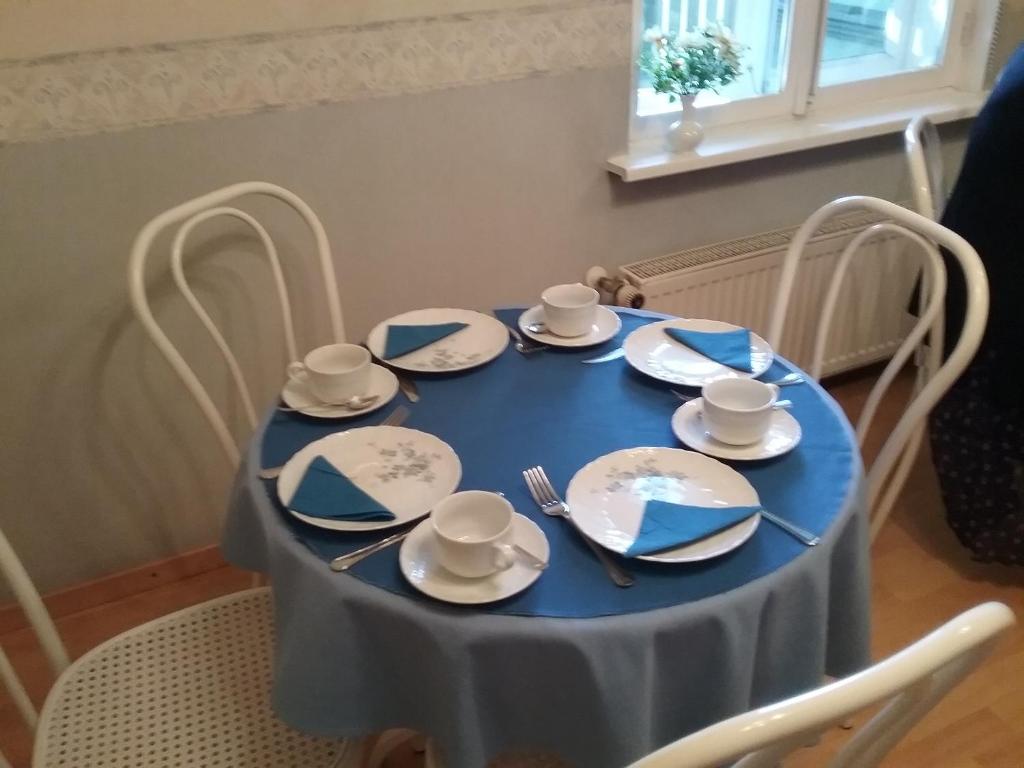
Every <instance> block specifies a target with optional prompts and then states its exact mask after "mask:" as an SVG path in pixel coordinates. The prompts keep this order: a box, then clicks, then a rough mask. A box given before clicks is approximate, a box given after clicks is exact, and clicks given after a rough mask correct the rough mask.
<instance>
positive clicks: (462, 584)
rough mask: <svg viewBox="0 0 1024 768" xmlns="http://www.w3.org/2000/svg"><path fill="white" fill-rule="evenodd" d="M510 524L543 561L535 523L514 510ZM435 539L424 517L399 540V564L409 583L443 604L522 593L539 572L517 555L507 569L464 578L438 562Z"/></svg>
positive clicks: (542, 539)
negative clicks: (435, 553)
mask: <svg viewBox="0 0 1024 768" xmlns="http://www.w3.org/2000/svg"><path fill="white" fill-rule="evenodd" d="M513 525H514V526H515V541H516V543H517V544H519V546H521V547H522V548H523V549H525V550H527V551H528V552H530V553H531V554H534V555H536V556H537V557H539V558H540V559H541V560H545V561H546V560H547V559H548V557H549V556H550V549H549V548H548V540H547V537H546V536H545V535H544V532H543V531H542V530H541V529H540V528H538V527H537V524H536V523H535V522H533V521H532V520H530V519H529V518H527V517H523V516H522V515H520V514H518V513H517V514H516V515H515V517H514V518H513ZM434 542H435V539H434V531H433V529H432V528H431V525H430V520H424V521H423V522H422V523H420V524H419V525H417V526H416V527H415V528H414V529H413V530H412V533H410V534H409V535H408V536H407V537H406V539H405V541H403V542H402V549H401V551H400V552H399V554H398V563H399V567H401V569H402V574H403V575H404V576H405V578H406V580H407V581H408V582H409V583H410V584H412V585H413V586H414V587H415V588H416V589H418V590H419V591H420V592H422V593H423V594H425V595H430V597H433V598H436V599H438V600H444V601H445V602H446V603H459V604H462V605H476V604H479V603H493V602H494V601H495V600H503V599H505V598H506V597H512V595H516V594H518V593H520V592H522V591H523V590H524V589H526V588H527V587H528V586H530V585H531V584H533V582H535V581H536V580H537V578H538V577H539V576H540V575H541V573H542V571H540V570H539V569H537V568H534V567H533V566H531V565H529V564H528V563H527V562H526V561H525V559H523V558H522V557H521V556H520V557H517V559H516V562H515V564H514V565H513V566H512V567H511V568H509V569H507V570H504V571H498V572H497V573H494V574H491V575H490V576H485V577H484V578H482V579H466V578H463V577H462V576H456V575H455V574H454V573H451V572H450V571H447V570H445V569H444V568H442V567H441V566H440V565H439V564H438V562H437V560H436V559H435V556H434V546H435V544H434Z"/></svg>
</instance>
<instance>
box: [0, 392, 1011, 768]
mask: <svg viewBox="0 0 1024 768" xmlns="http://www.w3.org/2000/svg"><path fill="white" fill-rule="evenodd" d="M870 383H871V382H870V380H865V379H856V380H851V381H845V382H840V383H835V384H833V385H832V386H831V387H830V389H831V390H832V392H833V394H834V395H835V396H836V397H837V399H839V401H840V402H841V403H842V405H843V407H844V408H845V409H846V410H847V413H850V414H856V413H858V412H859V409H860V407H861V406H862V404H863V401H864V398H865V397H866V394H867V391H868V386H869V385H870ZM904 383H905V382H904ZM894 399H895V398H894ZM900 409H901V406H900V405H899V404H898V403H896V402H892V403H890V404H888V408H883V411H882V413H881V414H880V417H879V420H878V423H877V425H876V434H875V435H874V436H873V439H871V440H870V442H869V445H868V448H867V452H868V454H869V456H870V455H872V454H873V452H874V450H876V448H877V444H878V442H879V441H880V440H879V438H880V436H884V435H885V434H886V433H887V432H888V429H889V428H890V427H891V425H892V424H893V423H894V422H895V419H896V416H897V415H898V413H899V410H900ZM872 563H873V575H872V582H873V600H874V604H873V650H874V654H875V657H876V658H881V657H883V656H886V655H888V654H890V653H892V652H893V651H896V650H898V649H899V648H901V647H903V646H904V645H906V644H908V643H910V642H912V641H913V640H914V639H916V638H917V637H919V636H921V635H923V634H925V633H927V632H928V631H929V630H930V629H932V628H934V627H935V626H937V625H938V624H941V623H942V622H943V621H945V620H946V619H948V618H950V617H952V616H954V615H955V614H956V613H958V612H960V611H962V610H965V609H966V608H969V607H971V606H973V605H976V604H977V603H981V602H984V601H986V600H1000V601H1002V602H1004V603H1006V604H1007V605H1009V606H1010V607H1011V608H1012V609H1013V610H1014V612H1015V613H1016V614H1017V616H1018V617H1019V618H1020V620H1021V621H1022V623H1024V568H1017V569H1010V568H1004V567H1001V566H985V565H981V564H978V563H974V562H972V561H971V559H970V557H969V556H968V553H967V551H966V550H964V549H963V548H961V547H960V546H959V545H958V544H957V542H956V541H955V539H954V538H953V535H952V533H951V532H950V530H949V528H947V527H946V525H945V523H944V522H943V520H942V507H941V503H940V499H939V496H938V489H937V486H936V482H935V477H934V474H933V473H932V471H931V465H930V462H929V459H928V457H927V456H923V457H922V458H921V460H920V461H919V462H918V465H917V467H916V469H915V472H914V474H913V476H912V477H911V479H910V482H909V483H908V485H907V488H906V489H905V491H904V493H903V495H902V498H901V499H900V501H899V503H898V507H897V509H896V511H895V512H894V516H893V518H892V519H891V520H890V522H889V524H888V525H887V527H886V528H885V530H884V531H883V533H882V535H881V536H880V538H879V540H878V541H877V542H876V543H875V547H874V551H873V553H872ZM248 584H249V580H248V575H247V574H243V573H241V572H239V571H236V570H234V569H232V568H229V567H221V568H217V569H216V570H212V571H209V572H206V573H202V574H199V575H196V576H192V577H189V578H185V579H181V580H179V581H177V582H174V583H171V584H163V585H161V586H158V587H156V588H155V589H150V590H148V591H146V592H142V593H140V594H136V595H132V596H130V597H127V598H122V599H118V600H115V601H113V602H110V603H107V604H105V605H101V606H98V607H94V608H90V609H89V610H86V611H82V612H79V613H76V614H72V615H69V616H67V617H65V618H62V619H60V620H59V621H58V626H59V629H60V631H61V633H62V635H63V637H64V639H65V641H66V642H67V644H68V646H69V650H70V651H71V654H72V655H73V656H77V655H80V654H81V653H83V652H84V651H86V650H88V649H89V648H91V647H93V646H94V645H96V644H97V643H99V642H101V641H102V640H104V639H106V638H108V637H111V636H113V635H115V634H117V633H119V632H121V631H123V630H125V629H128V628H130V627H132V626H135V625H137V624H139V623H141V622H143V621H146V620H148V619H151V618H155V617H157V616H160V615H162V614H165V613H168V612H170V611H173V610H176V609H178V608H182V607H185V606H188V605H192V604H194V603H197V602H200V601H202V600H206V599H208V598H211V597H214V596H216V595H220V594H224V593H227V592H231V591H233V590H236V589H241V588H244V587H246V586H248ZM0 645H2V646H3V648H4V649H5V650H6V652H7V653H8V655H9V656H10V657H11V660H12V662H13V663H14V665H15V666H16V668H18V669H19V670H21V671H22V672H23V675H24V677H25V679H26V681H27V683H28V684H29V687H30V692H31V693H32V695H33V697H34V698H35V700H36V701H37V702H41V701H42V700H43V698H44V696H45V692H46V688H47V685H48V684H49V678H48V676H47V672H46V667H45V663H44V661H43V659H42V657H41V656H40V654H39V653H38V651H37V650H36V649H35V647H34V645H33V643H32V642H31V639H30V637H29V635H28V632H27V631H25V630H17V631H12V632H8V633H6V634H2V635H0ZM857 722H860V721H857ZM848 733H849V732H847V731H842V730H840V729H836V730H835V731H834V732H832V733H830V734H829V735H828V736H827V737H826V738H825V739H824V740H823V742H822V744H821V745H819V746H818V747H816V748H814V749H806V750H803V751H802V752H801V753H800V754H798V755H796V756H794V757H793V758H792V759H791V760H789V761H788V762H787V763H786V765H787V767H789V768H814V767H816V766H821V765H823V764H824V763H825V756H826V755H827V754H828V753H830V752H832V751H834V750H835V749H836V748H837V745H838V744H840V743H841V742H842V740H843V739H845V738H846V737H847V735H848ZM0 745H2V749H3V751H4V752H5V753H6V754H7V756H8V758H9V759H11V760H12V762H13V765H14V768H27V767H28V765H29V755H30V741H29V738H28V735H27V733H26V732H25V730H24V728H23V727H22V726H21V723H20V720H19V719H18V717H17V714H16V713H15V711H14V708H13V705H12V704H11V703H10V701H8V700H6V699H5V698H3V697H2V695H0ZM420 762H421V761H420V759H419V758H418V757H417V756H415V755H413V754H406V755H396V757H395V759H393V760H392V764H393V768H417V767H418V766H419V765H420ZM884 765H885V766H886V768H1024V629H1021V628H1017V629H1015V631H1014V632H1013V633H1012V634H1011V636H1010V637H1008V638H1007V639H1006V640H1004V641H1003V642H1002V643H1001V644H1000V646H999V647H998V649H997V650H996V652H995V654H994V655H993V656H992V657H991V658H990V659H989V660H988V662H987V663H986V664H985V665H984V666H983V667H982V668H981V669H980V670H979V671H978V672H977V673H975V675H974V676H973V677H972V678H970V679H969V680H968V681H967V682H966V683H965V684H963V685H962V686H961V687H960V688H958V689H957V690H956V691H954V692H953V693H952V694H951V695H950V696H949V697H948V698H947V699H946V700H945V701H944V702H943V703H942V704H941V705H940V706H939V707H938V708H937V709H936V710H935V711H934V712H933V713H932V714H931V715H929V716H928V717H927V718H926V719H925V720H924V721H923V722H922V723H921V724H920V725H919V726H918V727H917V728H916V729H915V730H914V731H913V732H912V733H911V734H910V736H909V737H908V738H907V739H906V740H905V741H904V743H902V744H901V745H900V746H899V747H898V748H897V749H896V750H895V751H894V752H893V753H892V755H891V756H890V757H889V758H888V759H887V760H886V761H885V763H884ZM82 768H87V767H85V766H83V767H82ZM139 768H143V767H141V766H140V767H139ZM580 768H586V766H581V767H580Z"/></svg>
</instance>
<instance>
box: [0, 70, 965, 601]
mask: <svg viewBox="0 0 1024 768" xmlns="http://www.w3.org/2000/svg"><path fill="white" fill-rule="evenodd" d="M628 82H629V76H628V64H627V63H626V62H624V61H623V62H621V63H619V64H615V65H612V66H601V67H598V68H590V69H581V70H577V71H563V72H559V73H557V74H550V75H547V76H537V77H530V78H524V79H518V80H511V81H507V82H492V83H488V84H483V85H473V86H467V87H453V88H447V89H444V90H436V91H433V92H430V93H420V94H413V95H401V96H394V97H388V98H377V99H352V100H347V101H344V102H342V103H337V104H326V105H322V106H314V107H309V108H303V109H298V110H294V111H277V112H261V113H257V114H249V115H243V116H236V117H230V118H220V119H211V120H200V121H193V122H182V123H175V124H169V125H161V126H154V127H147V128H136V129H131V130H122V131H117V132H110V133H99V134H95V135H82V136H76V137H73V138H67V139H57V140H47V141H25V142H19V143H9V144H6V145H0V178H2V179H3V184H2V190H3V191H2V192H0V243H2V247H3V254H4V258H3V259H2V260H0V323H2V325H0V327H2V328H3V329H4V331H3V334H2V336H0V368H2V370H3V371H4V372H5V374H6V375H5V377H4V387H3V395H4V397H2V398H0V424H3V439H2V441H0V488H2V489H3V505H2V506H0V525H2V526H3V527H4V529H5V531H6V532H7V533H8V535H9V536H10V537H11V539H12V541H13V543H14V545H15V547H16V548H17V549H18V550H19V551H20V552H21V553H22V555H23V556H24V557H25V559H26V561H27V564H28V567H29V569H30V570H31V572H32V573H33V575H34V576H36V577H37V578H38V579H39V582H40V584H41V585H42V586H43V587H44V588H47V589H52V588H56V587H59V586H62V585H66V584H69V583H72V582H75V581H79V580H83V579H87V578H92V577H95V576H98V575H101V574H103V573H107V572H110V571H114V570H117V569H120V568H124V567H128V566H131V565H135V564H138V563H141V562H145V561H147V560H151V559H155V558H158V557H163V556H167V555H169V554H172V553H174V552H179V551H183V550H186V549H188V548H191V547H195V546H199V545H202V544H204V543H207V542H211V541H214V540H215V539H216V535H217V527H218V523H217V520H218V516H219V514H220V512H221V511H222V509H223V507H224V503H225V501H226V498H227V493H228V490H229V487H230V481H231V474H232V473H231V469H230V468H229V467H228V466H227V465H226V463H225V462H224V460H223V459H222V457H221V456H220V454H219V452H218V450H217V448H216V446H215V445H214V443H213V439H212V436H211V435H210V433H209V431H208V428H207V427H206V425H205V423H204V422H203V421H202V419H201V417H200V416H199V414H198V412H197V410H196V408H195V407H194V406H193V404H192V402H191V401H190V400H188V399H187V398H186V396H185V395H184V393H183V390H182V388H181V386H180V385H179V384H178V383H177V381H176V380H175V379H173V378H172V374H171V373H170V371H169V370H168V369H167V367H166V365H165V364H164V362H163V360H162V358H160V357H159V356H158V355H157V354H156V353H155V351H153V350H152V349H151V348H150V347H149V345H148V344H147V343H146V342H145V340H144V339H143V337H142V334H141V332H140V330H139V328H138V327H137V324H136V322H135V320H134V318H133V317H132V315H131V312H130V310H129V308H128V303H127V297H126V290H125V267H126V262H127V254H128V250H129V247H130V244H131V240H132V238H133V237H134V235H135V233H136V232H137V230H138V228H139V227H140V226H141V225H142V224H143V223H144V222H145V221H146V220H147V219H149V218H150V217H151V216H153V215H154V214H155V213H157V212H159V211H160V210H162V209H165V208H167V207H170V206H172V205H174V204H175V203H178V202H180V201H182V200H184V199H186V198H188V197H190V196H193V195H196V194H200V193H202V192H204V191H208V190H210V189H213V188H215V187H219V186H221V185H224V184H228V183H231V182H235V181H239V180H244V179H265V180H269V181H274V182H277V183H279V184H282V185H284V186H286V187H289V188H290V189H292V190H294V191H295V192H297V193H298V194H300V195H301V196H302V197H304V198H305V199H306V200H307V201H308V202H309V203H310V204H311V205H312V206H313V207H314V208H315V209H316V210H317V211H318V212H319V213H320V214H321V216H322V218H323V220H324V223H325V225H326V228H327V231H328V235H329V236H330V238H331V242H332V245H333V247H334V249H335V253H336V261H337V266H338V272H339V275H340V278H341V291H342V300H343V304H344V309H345V316H346V323H347V325H348V328H349V333H350V335H351V336H352V337H353V338H358V337H360V336H361V335H362V334H364V333H365V332H366V331H367V330H368V329H369V328H370V327H371V326H372V325H373V324H374V323H375V322H377V321H379V320H380V319H383V318H385V317H387V316H388V315H390V314H393V313H396V312H399V311H402V310H406V309H410V308H413V307H419V306H427V305H454V306H466V307H472V308H479V309H484V310H486V309H489V308H491V307H493V306H496V305H499V304H503V303H510V302H526V301H529V300H530V299H532V298H533V297H534V296H535V295H536V294H537V292H538V291H539V289H540V288H542V287H543V286H545V285H548V284H550V283H553V282H559V281H564V280H571V279H577V278H578V277H579V276H580V275H581V274H582V271H583V270H584V269H585V268H586V267H587V266H589V265H591V264H595V263H599V264H606V265H614V264H618V263H624V262H626V261H631V260H635V259H638V258H642V257H646V256H651V255H656V254H662V253H666V252H669V251H672V250H677V249H679V248H682V247H685V246H689V245H696V244H701V243H708V242H714V241H717V240H722V239H726V238H731V237H736V236H740V235H743V234H748V233H754V232H759V231H764V230H767V229H772V228H775V227H779V226H786V225H792V224H795V223H797V222H799V221H800V220H801V219H802V217H803V216H805V215H806V214H807V213H808V212H809V211H810V210H812V209H813V208H814V207H815V206H817V205H819V204H821V203H823V202H825V201H827V200H829V199H831V198H833V197H836V196H839V195H843V194H851V193H866V194H873V195H879V196H881V197H886V198H890V199H905V198H906V196H907V193H908V186H907V182H906V180H905V178H904V169H903V164H902V162H901V156H900V142H899V140H898V137H895V136H892V137H885V138H881V139H877V140H872V141H867V142H858V143H855V144H850V145H846V146H839V147H833V148H829V149H825V150H819V151H813V152H806V153H801V154H794V155H787V156H783V157H779V158H775V159H772V160H765V161H760V162H753V163H746V164H742V165H737V166H731V167H725V168H720V169H715V170H712V171H707V172H700V173H693V174H687V175H684V176H679V177H674V178H667V179H661V180H656V181H650V182H641V183H636V184H628V185H627V184H624V183H622V182H621V181H620V180H618V179H617V178H616V177H612V176H610V175H609V174H607V173H606V172H605V171H603V170H602V162H603V160H604V159H605V158H606V157H607V156H608V155H609V154H610V153H611V152H613V151H614V150H616V149H617V148H619V147H620V146H621V145H622V143H623V142H624V141H625V126H626V120H625V111H626V104H627V88H628ZM944 134H945V135H944V138H945V140H946V143H945V147H946V152H947V155H948V157H947V160H948V162H949V164H950V166H949V167H951V168H955V167H956V164H957V162H958V157H959V153H960V151H961V149H962V137H963V126H953V127H951V128H949V129H948V130H946V131H944ZM260 210H263V208H261V209H260ZM269 219H270V221H271V223H272V224H273V225H274V226H273V227H272V228H274V229H276V231H278V232H281V233H282V234H283V245H284V250H285V252H286V254H292V255H294V253H295V252H296V250H301V248H302V246H303V240H302V239H301V237H300V234H299V232H298V230H296V228H295V226H294V224H295V222H294V220H293V219H291V218H289V217H288V216H287V215H281V216H277V217H275V216H270V217H269ZM218 251H223V253H220V255H214V254H215V253H217V252H218ZM252 253H253V251H252V249H251V243H250V242H249V241H248V240H247V239H245V238H244V237H241V238H240V237H238V236H237V235H236V234H235V231H233V230H230V228H229V229H227V230H225V231H223V232H221V233H217V236H216V237H214V238H213V242H212V243H211V244H209V246H208V247H204V248H200V249H199V252H197V253H196V254H195V258H194V259H193V264H192V272H191V274H194V275H195V276H196V281H197V283H198V285H199V287H200V290H201V292H202V293H203V294H204V295H206V296H211V295H217V294H219V293H224V294H226V295H227V296H228V300H227V302H226V308H225V309H223V310H221V311H219V315H218V317H219V318H220V320H221V321H222V322H223V323H224V324H225V325H226V326H227V328H228V329H229V335H233V336H235V337H237V338H240V339H241V345H240V346H241V353H242V358H243V361H244V362H245V363H246V365H247V366H248V367H249V368H250V369H252V370H254V371H255V378H256V380H257V382H258V386H259V388H260V391H261V393H262V395H263V396H264V397H266V398H268V402H269V398H270V397H272V396H273V393H274V392H275V390H276V388H277V387H278V386H279V384H280V380H281V377H282V376H281V366H282V365H283V362H284V360H283V357H282V356H281V355H280V354H278V353H277V352H276V351H275V350H274V348H273V345H272V344H271V343H269V341H268V340H276V339H277V336H276V331H275V328H274V324H273V321H272V319H271V318H270V317H269V316H268V313H267V311H266V310H265V307H266V306H267V304H268V302H269V301H270V299H271V294H270V293H269V291H268V290H267V289H268V284H267V281H266V279H265V275H264V273H263V271H262V269H261V265H260V263H259V261H258V260H256V259H254V258H253V256H252ZM165 259H166V255H165V252H161V253H160V255H159V258H158V259H157V261H158V264H156V265H154V270H153V280H154V285H155V286H156V288H157V305H158V311H159V313H160V315H161V317H164V318H166V319H167V320H168V321H169V323H170V325H171V326H172V328H173V329H174V335H175V339H176V340H177V341H180V342H181V343H182V345H183V348H184V349H185V350H186V351H187V353H188V355H190V356H191V359H193V360H198V361H199V363H200V364H203V363H204V361H205V362H210V361H211V360H212V352H211V350H210V348H209V345H208V344H206V343H204V342H203V341H202V340H201V338H200V337H199V335H198V334H197V333H196V329H195V326H194V325H191V324H189V323H188V322H187V321H186V319H185V317H184V314H183V313H182V311H181V307H180V303H179V302H174V301H172V300H171V297H169V295H168V294H169V292H168V288H167V275H166V260H165ZM290 276H291V277H292V278H294V279H295V280H296V283H297V285H298V286H299V287H300V289H301V292H302V293H301V295H302V296H303V297H304V300H303V301H302V302H300V303H301V304H303V305H304V306H306V307H307V309H308V307H311V306H316V302H317V301H318V300H319V292H318V291H317V290H316V284H315V279H314V277H313V273H312V270H311V269H310V268H309V267H308V266H302V265H296V264H295V263H293V265H292V267H291V268H290ZM254 307H255V308H254ZM324 328H325V324H324V323H318V322H316V321H315V320H313V319H312V316H311V314H310V313H309V312H306V313H305V315H304V317H303V318H302V323H301V326H300V332H301V333H302V334H303V337H304V338H305V340H306V342H307V343H308V344H309V345H313V344H315V343H316V342H317V341H319V340H320V339H322V338H324ZM210 382H211V385H212V387H213V388H214V390H215V391H222V390H223V388H224V386H225V382H224V377H223V375H222V374H216V375H214V376H212V377H211V378H210Z"/></svg>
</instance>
